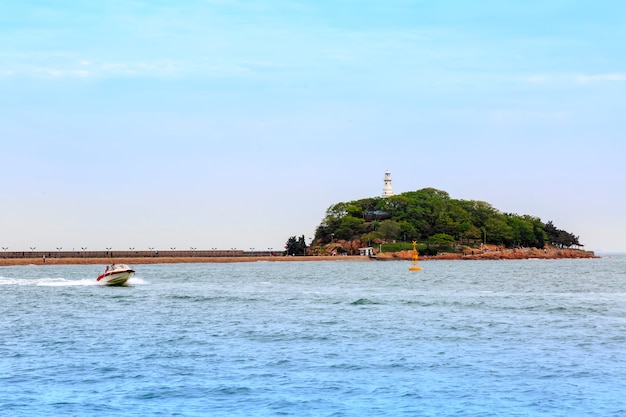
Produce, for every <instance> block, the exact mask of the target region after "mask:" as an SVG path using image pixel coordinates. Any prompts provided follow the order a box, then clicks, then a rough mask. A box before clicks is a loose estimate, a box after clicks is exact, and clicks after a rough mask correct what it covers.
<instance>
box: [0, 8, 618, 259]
mask: <svg viewBox="0 0 626 417" xmlns="http://www.w3.org/2000/svg"><path fill="white" fill-rule="evenodd" d="M624 39H626V3H625V2H622V1H618V0H615V1H609V0H607V1H600V2H592V1H557V0H548V1H538V0H530V1H506V2H503V1H478V2H468V1H464V0H450V1H445V2H444V1H440V2H435V1H409V0H407V1H401V0H390V1H385V2H382V1H375V2H374V1H353V0H336V1H324V0H321V1H291V0H284V1H237V0H215V1H211V0H205V1H199V0H197V1H184V2H179V1H167V0H161V1H156V0H153V1H143V0H134V1H114V0H112V1H107V2H92V1H86V0H85V1H71V2H67V1H54V0H47V1H45V0H33V1H20V2H2V4H0V45H2V46H1V47H0V140H1V141H2V142H1V147H0V149H1V151H0V152H1V160H2V163H1V164H0V175H1V177H0V178H2V183H3V186H2V190H3V192H2V194H1V197H0V198H1V200H0V203H1V204H0V207H2V208H1V209H0V214H1V216H0V245H2V246H3V247H9V250H29V248H30V247H36V248H37V249H38V250H40V249H41V250H54V248H56V247H63V248H64V249H71V248H75V249H77V248H80V247H87V248H89V249H93V250H98V249H104V248H105V247H113V248H114V249H120V250H122V249H127V248H128V247H135V248H137V249H147V248H148V247H157V248H162V249H167V248H170V247H176V248H178V249H188V248H189V247H198V248H212V247H219V248H239V249H245V250H248V249H249V248H252V247H254V248H256V249H267V248H270V247H271V248H275V249H278V248H281V247H282V246H283V245H284V243H285V242H286V240H287V239H288V238H289V236H292V235H297V236H300V235H303V234H304V235H305V236H306V237H307V238H309V237H312V236H313V235H314V232H315V228H316V226H317V225H318V224H319V223H320V221H321V220H322V219H323V217H324V215H325V211H326V209H327V208H328V207H329V206H330V205H332V204H334V203H337V202H340V201H349V200H354V199H359V198H365V197H374V196H379V195H380V194H381V192H382V187H383V175H384V172H385V170H387V169H389V170H390V171H391V173H392V177H393V186H394V191H395V192H396V193H400V192H404V191H413V190H417V189H421V188H425V187H434V188H437V189H441V190H444V191H447V192H448V193H449V194H450V196H451V197H452V198H460V199H468V200H482V201H486V202H488V203H490V204H492V205H493V206H494V207H495V208H497V209H499V210H501V211H503V212H514V213H518V214H530V215H533V216H537V217H539V218H541V219H542V220H543V221H548V220H552V221H553V222H554V224H555V225H556V226H557V227H559V228H562V229H565V230H567V231H570V232H572V233H574V234H576V235H579V236H580V240H581V242H582V243H583V244H585V246H586V247H587V248H588V249H591V250H596V251H626V239H624V237H623V235H624V234H626V216H625V215H624V213H626V193H624V191H623V190H624V186H625V184H626V168H625V167H624V158H625V157H626V144H625V142H624V132H626V117H624V114H626V109H625V107H626V106H625V103H626V101H625V97H626V46H624V45H625V44H624Z"/></svg>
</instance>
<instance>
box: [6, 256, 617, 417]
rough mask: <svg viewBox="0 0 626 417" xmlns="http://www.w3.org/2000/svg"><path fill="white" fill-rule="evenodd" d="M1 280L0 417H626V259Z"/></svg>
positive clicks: (42, 269) (58, 274) (60, 270)
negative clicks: (108, 279) (118, 281)
mask: <svg viewBox="0 0 626 417" xmlns="http://www.w3.org/2000/svg"><path fill="white" fill-rule="evenodd" d="M410 266H411V263H410V262H407V261H365V260H364V261H352V262H349V261H342V260H339V261H319V262H299V261H293V262H253V263H228V264H219V263H206V264H160V265H134V267H135V269H136V271H137V273H136V275H135V277H133V278H132V279H131V280H130V281H129V285H127V286H123V287H106V286H103V285H100V284H99V283H97V282H96V277H97V276H98V275H99V274H100V273H102V271H103V270H104V265H71V266H68V265H65V266H64V265H37V266H35V265H31V266H11V267H6V266H5V267H0V415H2V416H99V417H102V416H121V417H124V416H507V417H508V416H568V417H571V416H626V257H625V256H604V257H601V258H598V259H561V260H500V261H424V262H421V263H420V266H421V267H422V270H421V271H409V267H410Z"/></svg>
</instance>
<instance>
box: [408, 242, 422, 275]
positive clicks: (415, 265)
mask: <svg viewBox="0 0 626 417" xmlns="http://www.w3.org/2000/svg"><path fill="white" fill-rule="evenodd" d="M416 246H417V242H416V241H413V256H412V257H411V267H410V268H409V271H421V270H422V268H420V266H419V263H417V248H416Z"/></svg>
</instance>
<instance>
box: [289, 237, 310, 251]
mask: <svg viewBox="0 0 626 417" xmlns="http://www.w3.org/2000/svg"><path fill="white" fill-rule="evenodd" d="M306 248H307V246H306V241H305V240H304V235H302V236H300V237H299V238H296V237H295V236H291V237H290V238H289V239H288V240H287V243H286V244H285V252H287V255H291V256H300V255H305V252H306Z"/></svg>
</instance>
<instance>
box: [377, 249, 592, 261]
mask: <svg viewBox="0 0 626 417" xmlns="http://www.w3.org/2000/svg"><path fill="white" fill-rule="evenodd" d="M412 256H413V251H408V250H405V251H401V252H392V253H379V254H378V255H377V258H378V259H383V260H394V259H396V260H410V259H411V257H412ZM580 258H598V256H596V254H595V253H594V252H592V251H585V250H581V249H559V248H546V249H539V248H515V249H502V248H498V247H497V246H490V247H487V248H485V249H484V250H479V249H472V248H464V249H463V252H462V253H448V252H441V253H439V254H438V255H436V256H420V257H419V259H420V260H433V259H439V260H444V259H448V260H450V259H452V260H455V259H456V260H504V259H580Z"/></svg>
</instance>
